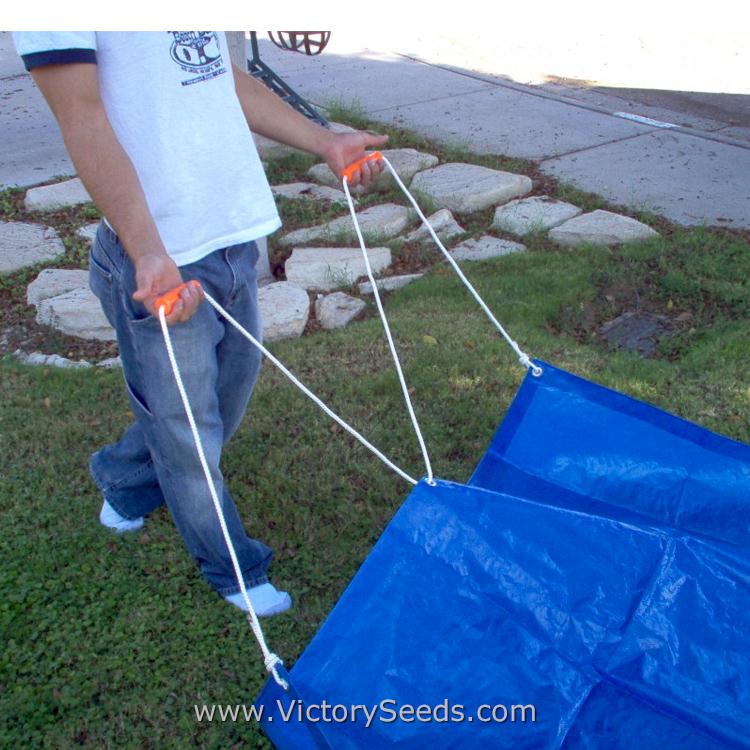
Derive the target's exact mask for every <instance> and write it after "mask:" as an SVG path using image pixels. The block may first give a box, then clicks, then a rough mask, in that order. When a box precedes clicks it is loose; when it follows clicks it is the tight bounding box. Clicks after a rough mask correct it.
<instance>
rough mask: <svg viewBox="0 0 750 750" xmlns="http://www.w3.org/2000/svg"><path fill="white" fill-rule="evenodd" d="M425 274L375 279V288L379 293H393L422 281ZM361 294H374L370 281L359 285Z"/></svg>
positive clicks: (408, 274)
mask: <svg viewBox="0 0 750 750" xmlns="http://www.w3.org/2000/svg"><path fill="white" fill-rule="evenodd" d="M422 276H424V274H423V273H407V274H403V275H401V276H386V277H385V278H383V279H375V286H377V288H378V291H379V292H392V291H394V290H396V289H402V288H403V287H405V286H406V285H407V284H411V282H412V281H416V280H417V279H421V278H422ZM359 293H360V294H372V293H373V292H372V284H371V283H370V282H369V281H363V282H362V283H361V284H360V285H359Z"/></svg>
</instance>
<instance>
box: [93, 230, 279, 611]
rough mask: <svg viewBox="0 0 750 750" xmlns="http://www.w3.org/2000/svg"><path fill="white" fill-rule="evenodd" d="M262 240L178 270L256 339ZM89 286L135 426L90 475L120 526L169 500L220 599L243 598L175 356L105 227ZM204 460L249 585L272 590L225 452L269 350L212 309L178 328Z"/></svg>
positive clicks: (173, 330) (265, 558) (178, 351)
mask: <svg viewBox="0 0 750 750" xmlns="http://www.w3.org/2000/svg"><path fill="white" fill-rule="evenodd" d="M257 260H258V249H257V247H256V245H255V243H254V242H249V243H243V244H240V245H234V246H232V247H228V248H225V249H223V250H217V251H215V252H213V253H211V254H209V255H208V256H206V257H205V258H203V259H201V260H199V261H197V262H196V263H191V264H189V265H186V266H182V267H181V268H180V272H181V274H182V277H183V279H184V280H188V279H198V281H200V283H201V284H202V285H203V288H204V289H205V290H206V291H207V292H208V293H209V294H210V295H211V296H212V297H213V298H214V299H215V300H216V301H217V302H218V303H219V304H220V305H222V307H224V308H225V309H226V310H227V311H228V312H229V313H230V314H231V315H232V316H233V317H234V318H235V319H236V320H237V321H238V322H239V323H241V324H242V325H243V326H244V327H245V328H246V329H247V330H248V331H250V333H252V334H253V336H255V337H256V338H257V339H260V337H261V322H260V315H259V312H258V303H257V279H256V272H255V264H256V261H257ZM89 283H90V286H91V289H92V291H93V292H94V294H96V296H97V297H98V298H99V300H100V301H101V304H102V308H103V309H104V312H105V314H106V316H107V318H108V319H109V322H110V323H111V324H112V326H113V328H114V329H115V331H116V332H117V342H118V344H119V348H120V357H121V358H122V367H123V375H124V377H125V386H126V388H127V392H128V398H129V400H130V405H131V408H132V410H133V414H134V415H135V422H134V423H133V424H132V425H131V426H130V427H128V429H127V430H126V431H125V433H124V434H123V436H122V437H121V438H120V440H119V441H118V442H116V443H114V444H112V445H107V446H105V447H104V448H102V449H101V450H99V451H97V452H96V453H94V454H93V456H92V457H91V464H90V467H91V474H92V476H93V478H94V481H95V482H96V485H97V486H98V487H99V489H100V490H101V491H102V494H103V495H104V497H105V499H106V500H107V501H108V502H109V504H110V505H111V506H112V507H113V508H114V509H115V510H116V511H117V512H118V513H119V514H120V515H121V516H123V517H125V518H128V519H135V518H138V517H140V516H144V515H146V514H148V513H150V512H151V511H153V510H154V509H155V508H157V507H159V506H160V505H161V504H162V503H164V502H166V504H167V507H168V508H169V511H170V513H171V514H172V518H173V519H174V522H175V524H176V526H177V529H178V530H179V532H180V534H181V535H182V538H183V540H184V541H185V545H186V546H187V548H188V551H189V552H190V554H191V555H192V556H193V557H194V558H195V560H196V561H197V562H198V564H199V566H200V569H201V572H202V573H203V575H204V577H205V578H206V580H207V581H208V582H209V583H210V584H211V585H212V586H213V587H214V588H215V589H216V590H217V591H218V592H219V594H221V595H224V596H225V595H227V594H233V593H236V592H237V591H239V585H238V583H237V580H236V578H235V575H234V570H233V568H232V563H231V559H230V557H229V553H228V551H227V548H226V544H225V542H224V537H223V535H222V532H221V527H220V526H219V521H218V518H217V516H216V510H215V508H214V505H213V501H212V500H211V495H210V493H209V490H208V485H207V483H206V478H205V475H204V474H203V470H202V468H201V465H200V461H199V459H198V454H197V451H196V448H195V444H194V442H193V437H192V433H191V432H190V426H189V424H188V421H187V417H186V415H185V411H184V408H183V405H182V401H181V400H180V395H179V392H178V390H177V386H176V384H175V380H174V375H173V374H172V369H171V367H170V364H169V359H168V357H167V350H166V347H165V344H164V338H163V336H162V331H161V326H160V324H159V320H158V319H157V318H155V317H154V316H152V315H150V314H149V313H148V311H147V310H146V308H145V307H144V306H143V305H142V304H141V303H139V302H135V301H134V300H133V297H132V295H133V292H134V291H135V289H136V282H135V270H134V268H133V264H132V262H131V260H130V258H129V256H128V255H127V253H126V252H125V249H124V248H123V246H122V245H121V243H120V242H119V241H118V238H117V235H116V234H115V233H114V232H113V231H112V230H111V229H110V228H109V227H108V226H107V225H106V224H105V223H104V222H102V223H101V224H100V225H99V229H98V231H97V235H96V240H95V241H94V245H93V247H92V250H91V258H90V268H89ZM169 330H170V334H171V338H172V342H173V345H174V350H175V355H176V357H177V362H178V365H179V367H180V372H181V374H182V379H183V381H184V384H185V389H186V391H187V394H188V397H189V400H190V404H191V406H192V409H193V414H194V416H195V421H196V424H197V427H198V431H199V433H200V436H201V440H202V442H203V447H204V450H205V453H206V459H207V461H208V464H209V466H210V468H211V474H212V477H213V480H214V483H215V486H216V491H217V494H218V496H219V497H220V498H221V499H222V507H223V510H224V516H225V518H226V523H227V527H228V529H229V534H230V536H231V539H232V542H233V543H234V547H235V550H236V552H237V557H238V560H239V563H240V567H241V569H242V572H243V575H244V579H245V585H246V586H257V585H259V584H261V583H265V582H266V581H267V578H266V569H267V568H268V565H269V564H270V562H271V556H272V552H271V549H270V548H269V547H267V546H266V545H265V544H262V543H261V542H259V541H257V540H255V539H251V538H250V537H248V535H247V533H246V532H245V529H244V528H243V526H242V522H241V521H240V518H239V515H238V513H237V509H236V507H235V505H234V502H233V500H232V498H231V497H230V495H229V493H228V492H227V490H226V487H225V486H224V481H223V477H222V475H221V470H220V468H219V463H220V459H221V452H222V448H223V447H224V445H225V443H226V442H227V441H228V440H229V438H230V437H231V436H232V435H233V434H234V432H235V430H236V429H237V428H238V427H239V425H240V422H241V421H242V417H243V415H244V413H245V409H246V408H247V403H248V401H249V399H250V394H251V393H252V390H253V386H254V385H255V382H256V380H257V378H258V373H259V371H260V362H261V355H260V352H259V351H258V350H257V349H256V348H255V347H254V346H252V344H250V342H249V341H247V340H246V339H245V338H243V337H242V336H241V335H240V333H239V332H238V331H237V330H236V329H235V328H233V327H232V326H231V325H230V324H229V323H227V322H225V321H224V320H223V319H222V318H220V317H219V315H218V313H216V311H215V310H214V309H213V308H212V307H211V306H210V305H209V304H208V303H205V302H204V303H203V304H202V305H201V306H200V307H199V308H198V311H197V312H196V313H195V315H194V316H193V317H192V318H191V319H190V320H189V321H187V322H186V323H179V324H177V325H174V326H172V327H170V329H169Z"/></svg>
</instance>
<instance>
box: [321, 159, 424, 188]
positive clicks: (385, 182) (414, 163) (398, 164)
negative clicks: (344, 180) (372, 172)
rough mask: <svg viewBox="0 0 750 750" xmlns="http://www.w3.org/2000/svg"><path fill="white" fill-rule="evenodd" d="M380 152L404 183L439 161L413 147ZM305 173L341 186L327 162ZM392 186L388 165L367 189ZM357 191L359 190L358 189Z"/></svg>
mask: <svg viewBox="0 0 750 750" xmlns="http://www.w3.org/2000/svg"><path fill="white" fill-rule="evenodd" d="M381 153H382V154H383V156H385V158H386V159H388V161H389V162H390V163H391V164H392V165H393V168H394V169H395V170H396V174H398V176H399V177H400V178H401V180H402V181H403V182H404V184H406V185H408V184H409V182H410V181H411V179H412V178H413V177H414V175H415V174H417V172H421V171H422V170H424V169H429V168H430V167H434V166H435V165H436V164H437V163H438V161H439V159H438V158H437V156H434V155H433V154H427V153H424V152H422V151H417V150H416V149H414V148H393V149H385V150H381ZM307 174H308V175H309V176H310V177H311V178H312V179H313V180H317V181H318V182H321V183H322V184H323V185H329V186H331V187H337V188H340V187H341V180H340V179H339V178H338V177H337V176H336V175H335V174H334V173H333V172H332V171H331V170H330V168H329V167H328V165H327V164H316V165H315V166H314V167H311V168H310V169H309V170H308V172H307ZM392 186H393V176H392V175H391V172H390V170H389V169H388V167H387V166H384V167H383V172H382V174H381V175H380V176H379V177H378V178H377V179H376V180H375V182H374V183H372V185H368V187H367V190H387V189H388V188H390V187H392ZM357 192H359V190H358V189H357Z"/></svg>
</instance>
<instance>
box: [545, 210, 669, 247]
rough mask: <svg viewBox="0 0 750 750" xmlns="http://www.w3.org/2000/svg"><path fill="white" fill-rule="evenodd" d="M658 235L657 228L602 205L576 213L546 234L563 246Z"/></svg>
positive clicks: (633, 240) (615, 243) (642, 238)
mask: <svg viewBox="0 0 750 750" xmlns="http://www.w3.org/2000/svg"><path fill="white" fill-rule="evenodd" d="M658 236H659V234H658V232H656V231H654V230H653V229H651V227H648V226H646V225H645V224H643V223H641V222H640V221H636V220H635V219H631V218H630V217H629V216H621V215H620V214H615V213H612V212H611V211H604V210H602V209H599V210H597V211H592V212H591V213H587V214H582V215H581V216H576V217H575V218H573V219H570V220H568V221H566V222H564V223H563V224H560V226H557V227H554V229H551V230H550V232H549V238H550V239H551V240H552V241H554V242H557V244H558V245H563V246H564V247H575V246H577V245H581V244H583V243H584V242H589V243H592V244H595V245H618V244H620V243H623V242H639V241H641V240H647V239H650V238H651V237H658Z"/></svg>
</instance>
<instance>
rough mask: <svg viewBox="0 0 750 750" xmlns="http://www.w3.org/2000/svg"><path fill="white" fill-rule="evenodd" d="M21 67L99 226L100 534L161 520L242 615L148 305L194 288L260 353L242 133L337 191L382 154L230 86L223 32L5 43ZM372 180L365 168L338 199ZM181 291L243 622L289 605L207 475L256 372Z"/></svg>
mask: <svg viewBox="0 0 750 750" xmlns="http://www.w3.org/2000/svg"><path fill="white" fill-rule="evenodd" d="M14 39H15V43H16V47H17V49H18V52H19V54H20V55H21V57H22V58H23V60H24V63H25V65H26V67H27V69H28V70H30V71H31V74H32V76H33V78H34V80H35V82H36V84H37V85H38V87H39V89H40V90H41V92H42V94H43V95H44V97H45V98H46V100H47V102H48V103H49V106H50V108H51V109H52V111H53V113H54V115H55V117H56V118H57V121H58V123H59V125H60V130H61V131H62V135H63V138H64V141H65V145H66V147H67V149H68V152H69V153H70V156H71V158H72V160H73V163H74V164H75V166H76V169H77V171H78V175H79V177H80V178H81V180H82V181H83V183H84V185H85V186H86V188H87V189H88V191H89V193H90V194H91V196H92V198H93V199H94V201H95V203H96V205H97V206H98V208H99V210H100V211H101V213H102V214H103V216H104V217H105V219H104V221H103V222H102V223H101V224H100V226H99V230H98V232H97V237H96V241H95V243H94V246H93V248H92V251H91V259H90V284H91V288H92V290H93V291H94V292H95V294H96V295H97V296H98V297H99V299H100V300H101V303H102V307H103V309H104V311H105V313H106V315H107V317H108V319H109V321H110V322H111V323H112V325H113V326H114V328H115V330H116V332H117V339H118V344H119V347H120V355H121V358H122V363H123V374H124V377H125V385H126V388H127V391H128V397H129V400H130V403H131V406H132V409H133V412H134V414H135V417H136V420H135V422H134V424H132V425H131V426H130V427H129V428H128V429H127V430H126V432H125V433H124V435H123V436H122V438H121V439H120V440H119V441H118V442H117V443H115V444H113V445H108V446H105V447H104V448H102V449H101V450H100V451H98V452H96V453H95V454H94V455H93V456H92V458H91V472H92V476H93V478H94V481H95V482H96V484H97V486H98V487H99V488H100V490H101V491H102V494H103V497H104V502H103V506H102V510H101V513H100V521H101V523H102V524H104V525H105V526H107V527H109V528H112V529H114V530H115V531H118V532H122V531H132V530H136V529H138V528H140V527H141V526H142V524H143V517H144V516H145V515H147V514H148V513H150V512H151V511H153V510H154V509H155V508H157V507H158V506H159V505H161V503H162V502H166V504H167V506H168V507H169V510H170V512H171V514H172V517H173V519H174V521H175V524H176V526H177V528H178V529H179V531H180V533H181V535H182V537H183V539H184V541H185V544H186V546H187V548H188V550H189V552H190V553H191V554H192V555H193V557H194V558H195V559H196V561H197V562H198V564H199V566H200V568H201V571H202V573H203V575H204V577H205V578H206V580H208V582H209V583H210V584H211V585H213V586H214V588H215V589H216V590H217V591H218V592H219V594H220V595H222V596H223V597H224V598H226V599H227V600H228V601H230V602H231V603H232V604H235V605H236V606H238V607H240V608H242V609H244V608H245V605H244V603H243V600H242V597H241V595H240V594H239V585H238V583H237V581H236V580H235V577H234V574H233V569H232V565H231V561H230V558H229V554H228V551H227V549H226V545H225V542H224V539H223V536H222V533H221V529H220V526H219V522H218V519H217V517H216V513H215V510H214V507H213V503H212V501H211V498H210V494H209V491H208V487H207V485H206V481H205V477H204V476H203V473H202V470H201V467H200V464H199V461H198V457H197V455H196V451H195V446H194V444H193V441H192V437H191V433H190V430H189V426H188V423H187V420H186V418H185V414H184V411H183V407H182V403H181V401H180V398H179V395H178V392H177V389H176V386H175V383H174V378H173V375H172V371H171V368H170V365H169V361H168V359H167V355H166V351H165V347H164V342H163V339H162V334H161V329H160V325H159V322H158V319H157V318H156V317H155V313H156V311H155V309H154V302H155V300H156V298H157V297H158V296H159V295H161V294H163V293H164V292H166V291H169V290H171V289H173V288H175V287H177V286H179V285H180V284H182V282H183V281H187V280H189V279H197V280H198V281H199V282H200V283H201V285H202V288H205V289H206V290H208V291H209V293H210V294H211V295H212V296H213V297H214V298H215V299H216V300H217V301H218V302H219V304H221V305H222V306H223V307H225V308H226V309H227V310H228V311H229V312H230V314H231V315H232V316H233V317H234V318H235V319H237V320H238V321H239V322H240V323H241V324H242V325H243V326H244V327H245V328H247V329H248V330H249V331H250V332H251V333H253V335H254V336H256V338H260V334H261V325H260V320H259V316H258V309H257V299H256V292H257V285H256V275H255V262H256V261H257V258H258V251H257V248H256V246H255V242H254V241H255V240H257V239H259V238H261V237H264V236H266V235H268V234H270V233H271V232H273V231H275V230H276V229H278V227H279V226H280V224H281V222H280V220H279V217H278V213H277V211H276V207H275V205H274V201H273V197H272V195H271V191H270V188H269V186H268V182H267V180H266V177H265V175H264V173H263V169H262V165H261V162H260V159H259V157H258V154H257V151H256V149H255V145H254V142H253V140H252V136H251V133H250V130H252V131H253V132H255V133H259V134H261V135H265V136H268V137H271V138H273V139H274V140H276V141H280V142H282V143H285V144H288V145H290V146H294V147H297V148H300V149H303V150H306V151H309V152H311V153H313V154H316V155H317V156H319V157H320V158H322V159H323V160H324V161H326V162H327V164H328V165H329V167H330V168H331V169H332V170H333V171H334V172H335V173H337V174H341V172H342V170H343V169H344V167H346V166H347V165H349V164H351V163H353V162H354V161H356V160H358V159H360V158H361V157H363V156H364V155H365V153H366V149H367V148H377V147H379V146H381V145H382V144H383V143H385V141H386V139H387V138H386V137H385V136H377V135H373V134H371V133H364V132H357V133H346V134H334V133H332V132H330V131H328V130H326V129H325V128H321V127H320V126H318V125H315V124H313V123H312V122H311V121H309V120H307V119H306V118H305V117H303V116H302V115H300V114H299V113H297V112H296V111H295V110H293V109H292V108H291V107H289V106H288V105H287V104H285V103H284V102H283V101H282V100H281V99H279V98H278V97H277V96H276V95H275V94H273V93H272V92H270V91H269V90H268V89H267V88H266V87H265V86H264V85H263V84H261V83H259V82H257V81H256V80H255V79H253V78H252V77H250V76H248V75H247V74H246V73H244V72H243V71H241V70H239V69H237V68H233V67H232V66H231V63H230V61H229V57H228V51H227V50H228V48H227V43H226V39H225V37H224V34H223V32H211V31H174V32H133V33H131V32H127V33H126V32H20V33H15V34H14ZM381 169H382V167H381V165H380V164H379V163H377V162H367V163H365V164H364V165H363V166H362V167H361V168H360V169H359V171H358V172H357V173H356V174H355V175H354V176H353V177H352V180H351V183H352V184H353V185H356V184H358V183H362V184H367V183H368V182H370V180H371V179H373V178H374V177H376V176H377V174H379V172H380V170H381ZM201 301H202V290H201V289H200V288H193V287H192V286H191V285H187V286H186V288H185V289H184V290H183V291H182V292H181V299H180V300H179V301H178V302H177V304H176V305H175V307H174V309H173V311H172V313H171V314H170V315H169V316H168V318H167V323H168V324H169V325H170V326H172V329H171V330H172V338H173V341H174V347H175V351H176V354H177V357H178V362H179V366H180V370H181V373H182V378H183V380H184V382H185V388H186V390H187V393H188V396H189V399H190V402H191V404H192V406H193V410H194V416H195V420H196V423H197V426H198V429H199V431H200V434H201V437H202V441H203V443H204V449H205V452H206V457H207V459H208V462H209V465H210V468H211V473H212V476H213V479H214V482H215V485H216V489H217V493H218V495H219V497H221V498H222V505H223V511H224V514H225V517H226V523H227V527H228V530H229V534H230V537H231V539H232V542H233V544H234V547H235V549H236V552H237V557H238V560H239V563H240V568H241V570H242V572H243V576H244V579H245V580H244V582H245V585H246V586H247V589H248V593H249V596H250V600H251V602H252V604H253V607H254V608H255V610H256V613H257V614H258V615H259V616H270V615H273V614H276V613H278V612H281V611H284V610H285V609H288V608H289V606H290V605H291V599H290V597H289V595H288V594H287V593H286V592H283V591H278V590H277V589H276V588H275V587H274V586H273V585H272V584H271V583H270V582H269V581H268V578H267V575H266V570H267V568H268V565H269V563H270V560H271V555H272V553H271V550H270V549H269V548H268V547H267V546H266V545H264V544H263V543H262V542H260V541H257V540H255V539H251V538H250V537H248V536H247V534H246V533H245V530H244V528H243V526H242V523H241V521H240V519H239V516H238V514H237V510H236V508H235V505H234V502H233V501H232V499H231V497H230V495H229V493H228V492H227V490H226V488H225V486H224V483H223V479H222V476H221V471H220V469H219V463H220V458H221V451H222V448H223V446H224V444H225V443H226V442H227V440H229V438H230V437H231V435H232V434H233V433H234V431H235V430H236V429H237V427H238V426H239V424H240V421H241V419H242V416H243V414H244V411H245V409H246V407H247V403H248V400H249V398H250V394H251V392H252V389H253V386H254V384H255V381H256V379H257V375H258V371H259V368H260V354H259V352H257V350H255V348H254V347H252V346H250V345H249V344H248V342H247V341H246V340H245V339H243V338H242V337H241V335H240V334H239V333H238V332H237V331H236V330H235V329H234V328H233V327H232V326H231V325H229V324H228V323H225V322H224V321H223V320H222V319H220V318H219V317H218V316H217V314H216V313H215V311H214V310H213V308H212V307H211V306H210V305H207V304H204V305H201Z"/></svg>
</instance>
